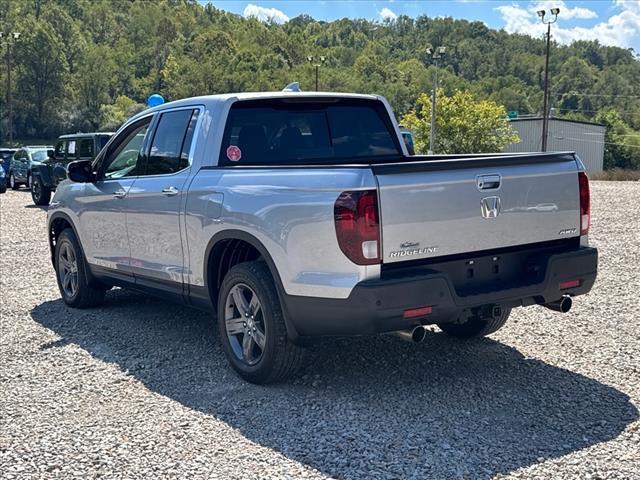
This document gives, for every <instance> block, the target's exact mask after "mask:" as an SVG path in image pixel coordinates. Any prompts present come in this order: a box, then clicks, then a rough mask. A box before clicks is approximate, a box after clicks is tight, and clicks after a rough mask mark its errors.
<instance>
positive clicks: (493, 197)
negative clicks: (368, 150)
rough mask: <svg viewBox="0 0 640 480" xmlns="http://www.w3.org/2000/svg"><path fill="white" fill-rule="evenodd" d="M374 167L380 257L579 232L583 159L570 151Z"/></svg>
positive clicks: (458, 250) (465, 249) (420, 254)
mask: <svg viewBox="0 0 640 480" xmlns="http://www.w3.org/2000/svg"><path fill="white" fill-rule="evenodd" d="M372 168H373V172H374V174H375V175H376V178H377V181H378V186H379V202H380V217H381V218H380V223H381V226H382V227H381V233H382V261H383V263H392V262H399V261H407V260H417V259H423V258H432V257H440V256H444V255H455V254H460V253H468V252H475V251H480V250H491V249H496V248H503V247H512V246H517V245H524V244H530V243H538V242H545V241H550V240H559V239H564V238H569V237H575V236H578V235H580V224H579V222H580V213H579V209H580V198H579V197H580V196H579V185H578V174H577V172H578V163H577V162H576V159H575V158H574V156H573V155H571V154H555V155H553V154H539V155H538V154H531V155H529V156H526V155H518V156H513V157H500V158H498V157H495V158H492V157H487V158H469V159H459V160H437V161H432V162H428V161H423V162H407V163H396V164H386V165H377V166H373V167H372Z"/></svg>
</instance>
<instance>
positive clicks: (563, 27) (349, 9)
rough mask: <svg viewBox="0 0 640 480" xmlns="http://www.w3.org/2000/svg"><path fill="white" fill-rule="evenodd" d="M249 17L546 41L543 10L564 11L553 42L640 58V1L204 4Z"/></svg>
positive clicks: (215, 0)
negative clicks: (458, 23) (420, 20)
mask: <svg viewBox="0 0 640 480" xmlns="http://www.w3.org/2000/svg"><path fill="white" fill-rule="evenodd" d="M201 1H202V2H203V3H212V4H213V5H214V6H215V7H217V8H220V9H222V10H226V11H229V12H233V13H237V14H239V15H243V16H245V17H248V16H254V17H257V18H259V19H260V20H265V21H266V20H268V19H273V20H274V21H276V22H278V23H284V22H286V21H288V20H289V19H290V18H293V17H296V16H298V15H301V14H307V15H311V16H312V17H313V18H315V19H316V20H325V21H331V20H336V19H340V18H345V17H347V18H366V19H369V20H376V21H384V20H394V19H395V18H397V17H398V16H399V15H408V16H410V17H417V16H419V15H428V16H430V17H445V16H450V17H453V18H460V19H466V20H470V21H481V22H484V23H485V24H486V25H488V26H489V27H491V28H495V29H505V30H506V31H507V32H519V33H527V34H529V35H533V36H542V35H543V33H544V31H545V29H546V27H545V26H544V25H542V24H541V23H540V19H539V18H538V16H537V15H536V11H538V10H542V9H544V10H547V11H549V10H550V9H551V8H553V7H559V8H560V15H559V16H558V21H557V23H556V24H555V25H554V26H553V27H552V37H553V38H554V39H555V40H556V41H558V42H560V43H565V44H567V43H571V42H572V41H574V40H596V39H597V40H599V41H600V42H601V43H603V44H605V45H615V46H618V47H623V48H633V49H634V50H635V51H636V52H638V53H640V0H608V1H606V0H580V1H578V0H576V1H572V0H564V1H563V0H557V1H556V0H524V1H523V0H520V1H508V0H507V1H503V0H447V1H445V0H422V1H419V0H404V1H403V0H375V1H365V0H343V1H341V0H326V1H325V0H315V1H302V0H270V1H269V0H266V1H262V0H251V1H239V0H201Z"/></svg>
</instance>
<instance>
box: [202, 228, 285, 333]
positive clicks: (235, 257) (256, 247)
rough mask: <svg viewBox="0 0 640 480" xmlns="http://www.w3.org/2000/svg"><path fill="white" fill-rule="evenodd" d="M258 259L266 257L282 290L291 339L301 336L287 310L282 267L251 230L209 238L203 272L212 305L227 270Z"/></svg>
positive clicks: (228, 232) (232, 231)
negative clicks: (279, 266)
mask: <svg viewBox="0 0 640 480" xmlns="http://www.w3.org/2000/svg"><path fill="white" fill-rule="evenodd" d="M256 255H257V256H256ZM257 259H262V260H264V262H265V263H266V264H267V268H268V269H269V272H270V273H271V276H272V278H273V280H274V282H275V285H276V291H277V292H278V299H279V300H280V305H281V308H282V312H283V315H284V318H285V324H286V327H287V335H288V336H289V338H290V339H292V340H295V339H297V338H298V334H297V331H296V329H295V327H294V326H293V324H292V323H291V321H290V320H289V314H288V312H287V311H286V304H285V302H284V301H283V298H284V295H285V292H284V287H283V284H282V279H281V277H280V273H279V272H278V268H277V267H276V264H275V262H274V261H273V258H272V257H271V254H270V253H269V251H268V250H267V248H266V247H265V246H264V244H263V243H262V242H261V241H260V240H259V239H257V238H256V237H255V236H253V235H252V234H250V233H248V232H245V231H243V230H225V231H223V232H219V233H217V234H215V235H214V236H213V237H212V238H211V240H209V243H208V244H207V248H206V250H205V255H204V270H203V272H204V286H205V290H206V292H207V293H208V295H209V298H210V300H211V304H212V305H213V307H214V308H216V305H217V298H218V291H219V289H220V285H221V283H222V280H223V278H224V274H226V272H228V271H229V270H230V269H231V268H232V267H233V266H235V265H237V264H239V263H243V262H246V261H252V260H257Z"/></svg>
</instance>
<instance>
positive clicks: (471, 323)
mask: <svg viewBox="0 0 640 480" xmlns="http://www.w3.org/2000/svg"><path fill="white" fill-rule="evenodd" d="M510 314H511V309H510V308H505V309H503V310H502V314H501V315H500V316H499V317H494V318H490V319H486V320H479V319H477V318H470V319H468V320H467V321H466V322H465V323H438V327H440V330H442V331H443V332H444V333H446V334H447V335H449V336H451V337H456V338H478V337H484V336H487V335H491V334H492V333H495V332H497V331H498V330H500V329H501V328H502V327H503V326H504V324H505V323H507V320H508V319H509V315H510Z"/></svg>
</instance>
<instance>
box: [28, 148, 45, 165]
mask: <svg viewBox="0 0 640 480" xmlns="http://www.w3.org/2000/svg"><path fill="white" fill-rule="evenodd" d="M47 158H48V157H47V150H46V149H43V150H31V160H33V161H34V162H44V161H45V160H46V159H47Z"/></svg>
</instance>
